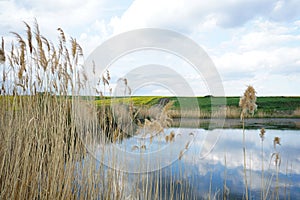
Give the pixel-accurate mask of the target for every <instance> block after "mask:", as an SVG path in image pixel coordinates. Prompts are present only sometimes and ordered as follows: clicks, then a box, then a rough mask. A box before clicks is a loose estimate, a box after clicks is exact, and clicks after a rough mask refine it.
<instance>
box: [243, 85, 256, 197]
mask: <svg viewBox="0 0 300 200" xmlns="http://www.w3.org/2000/svg"><path fill="white" fill-rule="evenodd" d="M239 106H240V107H241V109H242V111H241V115H240V118H241V121H242V124H243V155H244V181H245V198H246V200H248V181H247V164H246V142H245V117H247V116H248V114H252V115H254V111H255V110H256V109H257V105H256V91H255V89H254V88H253V87H252V86H248V87H247V89H246V91H245V92H244V95H243V96H242V97H241V98H240V102H239Z"/></svg>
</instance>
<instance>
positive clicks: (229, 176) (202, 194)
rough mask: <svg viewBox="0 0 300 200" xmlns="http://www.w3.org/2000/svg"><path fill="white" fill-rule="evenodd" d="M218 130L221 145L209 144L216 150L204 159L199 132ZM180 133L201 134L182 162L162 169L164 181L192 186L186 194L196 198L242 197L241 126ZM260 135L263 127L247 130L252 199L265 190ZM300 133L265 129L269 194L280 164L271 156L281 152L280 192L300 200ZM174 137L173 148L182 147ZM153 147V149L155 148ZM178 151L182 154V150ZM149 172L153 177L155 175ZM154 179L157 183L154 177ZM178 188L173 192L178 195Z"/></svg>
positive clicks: (249, 181)
mask: <svg viewBox="0 0 300 200" xmlns="http://www.w3.org/2000/svg"><path fill="white" fill-rule="evenodd" d="M172 130H173V131H178V130H177V129H170V130H168V131H172ZM216 131H221V132H222V133H221V136H220V138H219V140H218V142H217V144H216V145H214V144H206V145H207V146H213V147H214V148H213V149H212V151H211V152H210V153H209V154H207V155H206V156H205V157H204V158H203V157H201V156H200V154H201V150H202V148H203V146H204V144H203V139H204V137H203V136H201V134H204V133H206V134H211V133H212V132H216ZM180 132H181V133H182V134H184V133H183V132H187V133H190V132H195V133H196V134H199V135H198V136H199V137H195V140H194V141H193V143H192V145H191V146H189V148H188V150H187V151H186V152H185V154H184V155H183V156H182V158H181V160H177V161H176V162H174V163H173V164H172V165H170V166H168V167H166V168H164V169H163V170H162V172H161V173H162V177H163V179H164V181H163V184H164V185H172V183H169V182H170V181H172V182H173V184H175V185H176V184H178V183H180V184H181V187H183V185H185V186H184V187H186V188H188V190H189V191H188V192H190V193H191V194H192V197H195V198H207V197H208V195H210V196H211V197H214V196H216V197H218V196H219V197H222V198H223V195H227V196H230V197H235V198H242V196H243V193H244V178H243V176H244V174H243V151H242V148H243V146H242V130H240V129H224V130H223V129H222V130H210V131H204V130H199V129H194V130H191V129H181V130H180ZM259 133H260V130H246V157H247V176H248V184H249V194H250V195H251V197H252V198H254V199H260V191H261V169H262V149H261V147H262V146H261V145H262V143H261V138H260V137H259ZM299 134H300V131H296V130H266V134H265V139H264V146H263V148H264V150H263V157H264V160H263V165H264V170H265V173H264V175H265V177H264V182H265V184H266V186H265V189H266V191H265V193H267V194H268V197H272V196H273V197H274V195H276V194H275V186H276V165H275V161H274V158H275V157H274V156H273V157H272V154H273V153H274V152H278V153H279V154H280V157H281V164H280V166H279V172H278V180H279V181H278V186H279V196H280V197H281V198H284V197H286V198H288V197H290V198H291V199H295V198H300V154H299V151H300V147H299V140H298V139H297V138H298V137H299ZM276 136H277V137H280V138H281V145H277V146H276V149H274V144H273V140H274V137H276ZM176 140H177V143H173V144H172V145H174V149H176V146H177V145H179V146H184V144H180V141H181V140H182V139H181V138H179V137H178V138H176ZM182 141H183V142H186V141H184V140H182ZM155 142H157V141H154V143H155ZM209 142H210V141H209V140H206V141H205V143H209ZM213 142H214V141H213ZM125 143H126V141H125ZM131 143H132V139H129V140H127V144H130V145H129V146H131V145H132V144H131ZM153 147H154V148H155V146H153ZM176 152H177V153H178V150H177V151H176ZM166 156H167V155H166ZM225 160H226V164H225ZM156 173H158V172H156ZM154 174H155V172H154V173H152V175H153V176H155V175H154ZM147 176H151V174H150V175H149V174H148V175H147ZM170 176H172V178H170ZM176 181H177V182H176ZM179 181H180V182H179ZM153 182H155V179H154V180H153ZM225 186H226V188H225ZM166 191H168V190H166ZM176 191H177V190H174V192H175V193H176ZM177 192H178V191H177Z"/></svg>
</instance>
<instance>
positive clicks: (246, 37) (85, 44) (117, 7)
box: [0, 0, 300, 96]
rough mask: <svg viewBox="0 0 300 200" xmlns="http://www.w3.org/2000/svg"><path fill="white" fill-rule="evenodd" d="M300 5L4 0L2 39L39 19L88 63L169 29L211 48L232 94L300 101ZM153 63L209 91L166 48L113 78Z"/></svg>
mask: <svg viewBox="0 0 300 200" xmlns="http://www.w3.org/2000/svg"><path fill="white" fill-rule="evenodd" d="M299 8H300V1H298V0H240V1H239V0H224V1H218V0H211V1H199V0H185V1H184V0H159V1H158V0H151V1H150V0H134V1H130V0H122V1H111V0H86V1H79V0H65V1H60V0H49V1H41V0H22V1H21V0H0V36H3V37H4V39H5V41H6V42H10V41H11V40H13V36H12V34H11V33H10V32H11V31H15V32H18V33H20V34H24V35H25V26H24V24H23V21H26V22H27V23H29V24H32V25H33V24H34V20H35V19H36V20H37V21H38V23H39V26H40V30H41V32H42V34H43V35H44V36H45V37H47V38H48V39H50V40H54V41H55V40H57V37H58V32H57V28H58V27H60V28H62V29H63V30H64V31H65V33H66V34H67V35H68V36H72V37H74V38H76V39H77V41H78V43H79V44H80V45H81V46H82V48H83V52H84V55H85V57H86V58H87V57H88V55H90V54H91V53H92V52H93V51H94V50H95V48H97V47H98V46H99V45H101V44H102V43H103V42H104V41H106V40H108V39H109V38H112V37H115V36H116V35H118V34H120V33H124V32H126V31H131V30H135V29H140V28H160V29H168V30H172V31H175V32H177V33H180V34H182V35H184V36H186V37H188V38H190V39H191V40H193V41H195V42H196V43H197V44H198V45H199V46H200V47H201V48H203V49H204V50H205V52H206V53H207V54H208V56H209V57H210V58H211V60H212V61H213V63H214V65H215V67H216V69H217V72H218V73H219V76H220V78H221V80H222V85H223V87H224V91H225V95H226V96H240V95H242V94H243V92H244V90H245V89H246V87H247V85H252V86H254V88H255V89H256V91H257V95H258V96H300V87H299V85H300V78H299V77H300V12H299ZM6 46H8V45H6ZM153 63H154V64H160V65H165V66H172V68H173V69H174V70H175V71H177V72H178V73H179V74H181V75H182V77H183V78H184V79H185V80H186V82H188V83H189V84H190V86H191V88H193V91H194V94H195V95H197V96H203V95H207V94H210V92H211V91H210V88H209V87H208V86H207V84H205V79H203V77H201V73H200V74H199V73H197V72H195V70H194V68H193V67H192V66H191V65H189V64H188V63H186V61H184V60H182V59H180V58H179V57H178V56H177V57H176V56H175V55H170V54H168V53H166V52H161V51H153V50H151V51H140V52H134V53H131V54H128V55H126V56H124V57H122V58H120V59H119V60H117V61H116V62H114V63H113V64H112V65H111V68H110V70H111V73H112V77H113V78H112V81H114V82H116V80H118V79H119V78H120V77H126V74H127V73H130V71H131V70H133V69H134V68H135V67H137V66H141V65H146V64H153ZM129 83H130V80H129ZM113 85H114V84H112V86H113ZM115 85H116V83H115ZM134 94H136V95H174V93H172V92H171V91H170V89H169V88H166V87H163V86H161V85H155V84H152V85H151V84H148V85H147V84H144V85H143V87H141V88H136V90H135V93H134ZM175 95H176V94H175Z"/></svg>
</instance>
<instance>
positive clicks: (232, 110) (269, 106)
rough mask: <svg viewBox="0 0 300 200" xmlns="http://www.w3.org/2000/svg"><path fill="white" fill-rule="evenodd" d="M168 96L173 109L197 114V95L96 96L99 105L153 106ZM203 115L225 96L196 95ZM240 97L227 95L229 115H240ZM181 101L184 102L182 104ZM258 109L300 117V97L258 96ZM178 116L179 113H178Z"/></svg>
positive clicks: (259, 115) (268, 113)
mask: <svg viewBox="0 0 300 200" xmlns="http://www.w3.org/2000/svg"><path fill="white" fill-rule="evenodd" d="M162 98H168V99H170V100H171V101H173V107H172V110H173V111H175V112H176V111H179V110H180V108H182V109H184V111H185V112H186V113H187V114H186V115H185V116H186V117H188V115H189V114H188V113H191V114H190V115H191V116H190V117H193V116H195V114H194V113H193V110H194V108H193V107H194V106H195V104H193V103H192V102H193V101H195V97H166V96H133V97H118V98H109V97H106V98H104V99H99V98H96V103H97V105H103V104H105V105H109V104H111V103H120V102H124V103H129V102H132V103H133V104H134V105H135V106H137V107H140V106H146V107H151V106H154V105H156V104H158V103H159V101H160V99H162ZM196 98H197V101H198V106H199V109H200V112H201V113H202V114H200V116H199V117H201V115H205V116H207V115H210V114H211V112H212V109H214V108H215V107H218V106H219V105H217V106H212V102H214V101H216V102H218V100H220V99H222V98H223V97H210V96H206V97H196ZM239 99H240V97H225V100H226V107H227V112H228V114H227V117H229V118H238V117H239V112H240V108H239ZM180 102H181V103H182V104H184V105H183V106H181V105H180ZM256 104H257V106H258V107H257V111H256V112H255V114H254V117H256V118H263V117H266V118H268V117H275V118H278V117H300V97H277V96H276V97H257V101H256ZM176 116H178V115H176Z"/></svg>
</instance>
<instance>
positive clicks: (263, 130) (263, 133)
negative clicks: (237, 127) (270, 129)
mask: <svg viewBox="0 0 300 200" xmlns="http://www.w3.org/2000/svg"><path fill="white" fill-rule="evenodd" d="M265 133H266V131H265V129H264V128H262V129H260V133H259V137H260V138H261V140H262V141H264V139H265Z"/></svg>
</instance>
